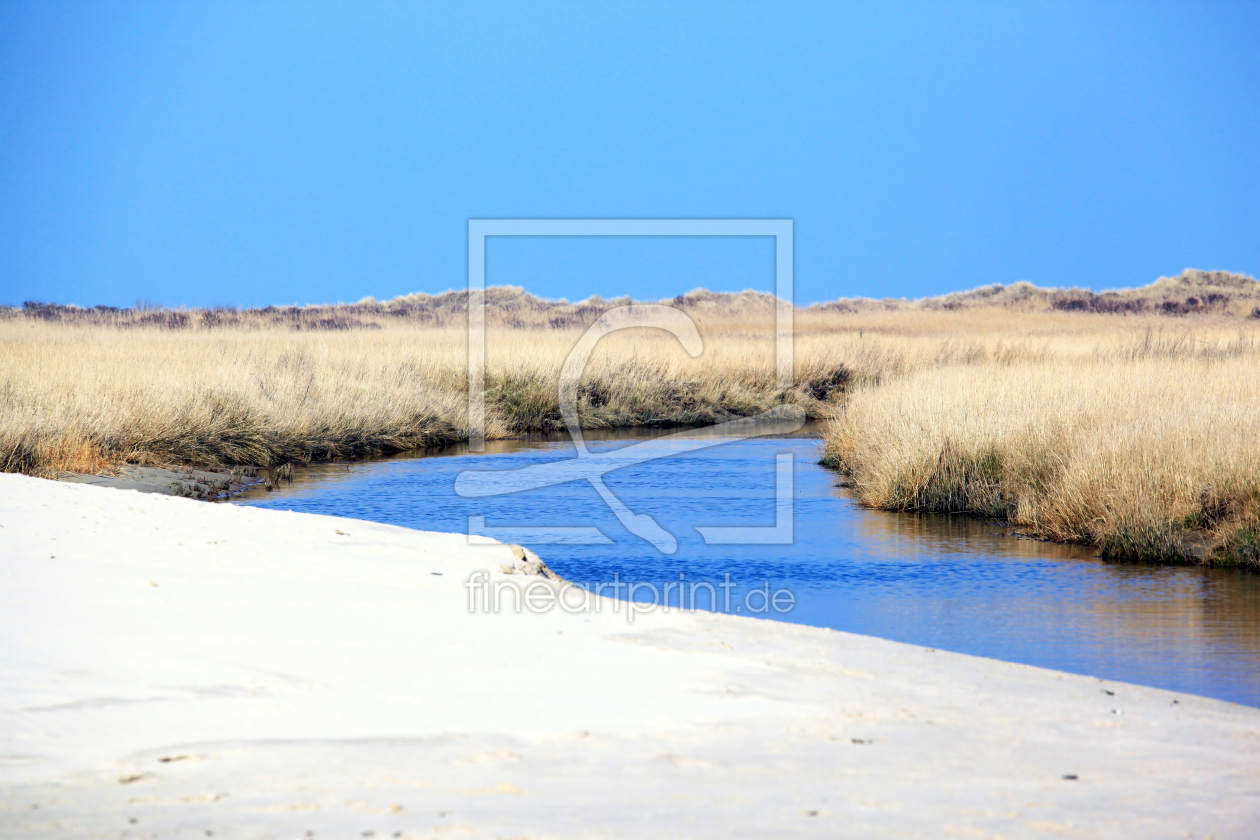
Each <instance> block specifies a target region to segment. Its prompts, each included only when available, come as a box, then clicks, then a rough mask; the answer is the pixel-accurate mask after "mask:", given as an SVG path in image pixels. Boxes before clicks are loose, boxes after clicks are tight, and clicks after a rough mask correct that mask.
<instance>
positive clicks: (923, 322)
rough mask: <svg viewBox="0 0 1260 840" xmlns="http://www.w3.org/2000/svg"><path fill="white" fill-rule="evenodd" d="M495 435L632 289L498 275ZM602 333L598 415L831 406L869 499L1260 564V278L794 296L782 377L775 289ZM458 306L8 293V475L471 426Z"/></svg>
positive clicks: (453, 297) (1127, 545) (592, 419)
mask: <svg viewBox="0 0 1260 840" xmlns="http://www.w3.org/2000/svg"><path fill="white" fill-rule="evenodd" d="M487 298H488V304H489V308H488V310H487V326H488V341H487V385H488V389H489V390H488V394H487V432H488V434H489V435H490V436H492V437H494V436H498V437H503V436H510V435H516V434H522V433H529V432H538V431H545V430H548V429H552V428H559V427H560V425H561V421H560V415H559V406H558V396H557V387H556V383H557V377H558V373H559V370H560V366H561V365H562V363H563V361H564V358H565V356H566V354H567V353H568V351H569V349H570V348H572V346H573V345H574V343H575V342H576V341H577V339H578V337H579V336H580V335H581V333H582V331H583V329H584V328H585V327H586V326H588V325H589V324H590V323H591V322H593V321H594V319H595V318H597V317H598V316H599V314H600V313H601V312H603V311H605V310H606V309H607V308H609V307H610V306H611V305H615V304H623V303H626V302H628V301H626V300H618V301H604V300H600V299H598V298H593V299H591V300H588V301H583V302H581V303H577V304H569V303H565V302H548V301H541V300H539V299H537V298H533V297H531V296H528V295H525V294H524V293H522V292H520V290H515V289H492V290H489V291H488V295H487ZM667 303H669V304H670V305H673V306H677V307H680V308H682V309H683V310H684V311H686V312H687V313H688V314H689V315H691V316H692V318H693V320H695V321H696V323H697V325H698V327H699V329H700V332H701V335H702V336H703V337H704V340H705V351H704V353H703V354H702V355H701V356H700V357H699V358H697V359H691V358H690V357H688V356H687V354H686V353H685V352H683V350H682V349H681V348H680V347H679V346H678V344H677V342H676V341H675V340H674V339H673V338H672V337H670V336H668V335H666V334H664V333H661V332H657V331H640V332H638V333H633V334H631V333H620V334H617V335H614V336H610V337H608V338H606V339H604V341H603V342H601V344H600V345H599V347H598V349H597V352H596V355H595V357H594V358H593V359H592V362H591V364H590V365H589V367H588V369H587V372H586V375H585V376H584V378H583V385H582V388H581V390H580V400H579V410H580V413H581V416H582V422H583V424H584V425H585V426H587V427H613V426H634V425H647V424H666V425H667V424H690V423H710V422H714V421H718V420H722V419H726V418H729V417H731V416H744V415H749V414H753V413H757V412H759V411H763V410H765V409H767V408H771V407H773V406H775V405H779V404H783V403H793V404H797V405H800V406H802V407H803V408H804V409H805V410H806V412H807V414H809V415H810V416H813V417H834V421H833V422H832V424H831V425H830V426H829V430H828V432H827V456H826V459H827V463H829V464H831V465H832V466H836V467H838V468H840V469H842V470H843V471H844V472H845V473H846V474H847V476H848V479H849V481H850V482H851V483H852V484H853V486H854V487H855V489H856V492H857V494H858V498H859V499H860V500H861V501H862V502H863V503H864V504H867V505H871V506H876V507H882V508H888V509H895V510H936V511H958V512H967V513H975V514H980V515H984V516H993V517H999V518H1003V519H1008V520H1010V521H1012V522H1014V523H1017V524H1019V525H1021V526H1023V527H1025V528H1027V529H1028V530H1030V531H1032V532H1035V533H1037V534H1041V535H1044V536H1047V537H1051V538H1055V539H1071V540H1083V541H1086V542H1090V543H1094V544H1097V545H1100V546H1101V547H1102V548H1103V549H1104V551H1105V552H1107V553H1108V554H1110V555H1112V556H1115V557H1124V558H1129V559H1149V560H1160V561H1192V562H1198V561H1205V562H1215V563H1225V562H1233V563H1241V564H1247V565H1260V495H1258V494H1260V420H1258V419H1257V418H1260V377H1257V376H1256V372H1257V362H1258V361H1260V342H1258V340H1257V334H1256V333H1257V328H1260V318H1257V317H1256V312H1260V309H1257V308H1256V304H1257V303H1260V284H1257V283H1256V281H1254V280H1251V279H1250V278H1243V277H1239V276H1238V275H1228V274H1223V273H1207V272H1187V273H1186V274H1183V275H1182V276H1180V277H1177V278H1164V279H1161V280H1160V281H1158V282H1157V283H1155V284H1153V285H1152V286H1149V287H1146V288H1145V289H1137V290H1129V291H1125V292H1116V293H1108V294H1104V295H1095V294H1093V293H1090V292H1084V291H1081V290H1044V289H1036V288H1034V287H1031V286H1028V285H1027V284H1017V285H1016V286H1011V287H988V288H985V289H979V290H976V291H975V292H971V293H965V294H960V295H950V296H947V297H944V298H935V299H929V300H924V301H914V302H907V301H873V300H849V301H837V302H835V303H832V304H826V305H821V306H814V307H809V308H806V309H799V310H797V311H796V314H795V321H796V351H795V352H796V378H795V383H796V384H795V386H794V387H793V388H791V389H788V390H780V389H778V388H776V387H775V385H774V374H773V371H774V356H773V340H772V335H773V314H772V313H773V303H772V301H771V299H769V298H768V297H767V296H762V295H757V294H754V293H743V294H739V295H726V294H713V293H708V292H703V291H700V292H694V293H691V294H689V295H685V296H680V297H678V298H674V299H672V300H670V301H668V302H667ZM465 323H466V306H465V299H464V297H463V296H462V295H461V294H457V293H448V294H446V295H442V296H436V297H434V296H429V295H413V296H408V297H406V298H400V299H397V300H395V301H389V302H386V303H377V302H375V301H364V302H360V303H359V304H351V305H337V306H324V307H281V308H275V307H268V308H267V309H263V310H248V311H236V310H162V309H154V308H146V307H136V308H133V309H128V310H109V309H99V308H98V309H80V308H77V307H64V306H60V307H59V306H49V305H43V304H29V305H27V306H26V307H24V308H23V309H0V469H3V470H4V471H11V472H14V471H16V472H24V473H29V474H34V475H46V476H54V475H57V474H59V473H61V472H63V471H73V472H103V471H108V470H110V469H112V468H114V467H115V466H117V465H119V464H122V463H134V464H152V465H163V464H167V465H188V466H201V467H222V466H225V465H237V464H241V465H258V466H278V465H282V464H288V463H294V462H305V461H311V460H328V459H335V458H344V457H362V456H368V455H373V454H381V453H386V452H392V451H400V450H405V449H411V448H416V447H422V446H429V445H435V444H442V443H449V442H454V441H458V440H461V439H464V438H465V437H466V436H467V419H466V398H467V384H466V370H465V341H466V339H465V326H464V325H465Z"/></svg>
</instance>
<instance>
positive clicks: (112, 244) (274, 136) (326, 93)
mask: <svg viewBox="0 0 1260 840" xmlns="http://www.w3.org/2000/svg"><path fill="white" fill-rule="evenodd" d="M1258 47H1260V3H1256V2H1249V3H1211V2H1199V3H1186V4H1180V3H1151V2H1138V3H1096V2H1089V3H1080V4H1076V3H1063V2H1055V3H1046V4H1036V3H1026V2H1011V3H1007V4H997V3H983V4H973V3H924V4H904V5H892V4H885V3H878V4H876V3H871V4H841V3H827V4H821V3H819V4H808V3H799V4H781V3H715V4H708V3H691V4H674V3H652V4H639V3H617V4H612V3H600V4H591V3H577V2H574V3H571V4H544V3H476V4H468V5H465V4H462V3H460V4H456V3H450V4H432V5H430V4H419V3H361V2H347V3H331V4H320V3H292V4H289V3H260V2H246V3H229V2H207V3H192V2H186V3H185V2H181V3H159V4H142V3H133V2H123V3H117V2H92V3H82V4H69V3H58V2H19V3H13V2H3V3H0V303H19V302H21V301H22V300H25V299H31V298H35V299H41V300H54V301H59V302H63V303H64V302H73V303H78V304H80V305H91V304H97V303H108V304H115V305H128V304H130V303H132V302H134V301H135V300H136V299H140V298H143V299H148V300H152V301H155V302H158V303H163V304H170V305H181V304H185V305H206V304H236V305H260V304H268V303H290V302H299V303H303V302H326V301H337V300H356V299H358V298H360V297H362V296H364V295H375V296H376V297H378V298H386V297H392V296H394V295H398V294H403V293H407V292H411V291H435V292H436V291H442V290H444V289H447V288H452V287H459V286H462V285H463V283H464V282H465V280H464V278H465V248H466V244H465V242H466V240H465V230H466V220H467V219H468V218H470V217H566V218H582V217H611V218H615V217H775V218H783V217H788V218H792V219H795V221H796V251H797V261H796V272H797V294H796V300H797V302H798V303H808V302H811V301H817V300H824V299H830V298H835V297H839V296H848V295H870V296H877V297H878V296H909V297H916V296H922V295H926V294H935V293H942V292H947V291H951V290H955V289H964V288H971V287H974V286H978V285H981V284H986V283H993V282H1003V283H1007V282H1013V281H1015V280H1020V279H1027V280H1031V281H1033V282H1036V283H1038V284H1048V285H1069V284H1078V285H1084V286H1089V287H1093V288H1105V287H1114V286H1128V285H1139V284H1144V283H1147V282H1150V281H1151V280H1153V279H1155V278H1156V277H1157V276H1159V275H1161V274H1174V273H1177V272H1179V271H1180V270H1181V269H1182V268H1184V267H1186V266H1194V267H1199V268H1221V269H1230V270H1233V271H1240V272H1246V273H1250V274H1253V275H1254V274H1257V273H1260V48H1258ZM488 265H489V278H488V279H489V282H491V283H512V284H516V285H524V286H525V287H526V288H527V289H529V290H530V291H533V292H535V293H537V294H541V295H543V296H547V297H561V296H564V297H568V298H571V299H574V298H581V297H585V296H586V295H588V294H591V293H599V294H603V295H606V296H609V295H615V294H620V293H629V294H633V295H635V296H636V297H640V298H652V297H659V296H664V295H671V294H676V293H678V292H681V291H685V290H687V289H690V288H693V287H695V286H707V287H709V288H714V289H742V288H745V287H749V286H755V287H761V288H768V287H769V285H770V280H771V273H772V261H771V248H770V245H769V243H768V241H765V240H744V241H740V240H726V241H722V240H712V241H710V240H695V241H689V242H683V241H660V240H641V241H636V242H625V241H622V242H617V241H607V240H593V241H585V242H576V241H515V242H513V241H504V240H499V241H497V242H495V243H494V244H493V246H492V248H491V252H490V258H489V263H488Z"/></svg>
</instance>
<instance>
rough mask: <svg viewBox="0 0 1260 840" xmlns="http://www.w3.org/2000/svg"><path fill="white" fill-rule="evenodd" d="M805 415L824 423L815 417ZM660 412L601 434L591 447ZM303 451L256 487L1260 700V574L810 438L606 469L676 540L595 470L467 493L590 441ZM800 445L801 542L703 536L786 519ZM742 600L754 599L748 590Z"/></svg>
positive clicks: (878, 632) (285, 499) (809, 619)
mask: <svg viewBox="0 0 1260 840" xmlns="http://www.w3.org/2000/svg"><path fill="white" fill-rule="evenodd" d="M806 431H808V430H806ZM668 433H669V432H663V431H644V430H630V431H621V432H618V433H611V434H601V435H590V436H589V437H591V438H595V437H598V438H599V440H597V441H596V442H593V443H592V444H591V448H592V449H608V448H615V447H618V446H624V445H627V444H629V443H632V442H634V441H636V440H641V439H643V438H645V437H652V436H659V435H663V434H668ZM486 448H487V452H486V453H485V454H482V455H473V454H470V453H468V451H467V448H466V447H463V446H455V447H448V448H446V449H443V450H436V451H428V452H424V453H409V454H407V455H403V456H396V457H393V458H389V459H385V460H380V461H372V462H362V463H351V464H325V465H314V466H311V467H308V468H305V469H301V470H295V472H294V480H293V483H292V485H289V486H285V487H283V488H282V489H280V490H277V491H276V492H272V493H265V492H263V491H261V490H254V491H251V492H250V493H249V494H247V495H246V496H243V497H239V498H238V499H237V500H236V501H237V502H238V503H240V504H248V505H258V506H262V507H274V508H284V509H290V510H300V511H306V512H311V513H325V514H333V515H340V516H349V517H355V518H359V519H369V520H374V521H377V522H387V523H391V524H396V525H404V526H407V527H411V528H420V529H425V530H434V531H467V529H468V518H469V516H485V518H486V523H487V525H488V527H505V526H516V527H519V526H533V527H538V526H547V527H559V526H569V527H572V526H586V527H595V528H598V529H600V530H601V531H602V532H603V533H604V534H606V535H607V536H608V537H609V538H610V539H611V540H612V543H611V544H606V545H565V544H536V545H533V546H531V547H533V548H534V549H535V550H537V551H538V553H539V554H540V555H541V556H542V557H543V558H544V559H545V560H546V561H547V563H548V564H549V565H550V566H551V567H552V568H553V569H555V570H556V572H557V573H559V574H560V575H563V576H564V577H566V578H568V579H569V580H571V581H573V582H575V583H579V584H583V585H590V584H593V583H597V582H603V581H608V580H611V579H612V578H613V576H614V574H617V575H619V576H620V578H621V579H623V580H634V581H653V582H657V583H664V582H666V581H673V580H677V579H678V575H679V573H685V575H686V577H687V580H689V581H698V580H721V579H722V577H723V575H724V574H727V573H729V574H730V575H731V578H732V579H733V580H735V581H738V582H739V583H740V584H744V585H756V586H760V585H761V584H762V583H763V582H769V583H770V584H771V586H772V587H773V588H780V587H786V588H789V589H791V590H792V592H793V593H794V594H795V595H796V607H795V608H794V609H793V610H792V612H790V613H788V614H787V615H784V616H782V618H783V619H784V620H789V621H795V622H800V623H804V624H813V625H818V626H824V627H832V628H835V629H837V630H846V631H850V632H855V633H865V634H869V635H873V636H880V637H883V638H888V639H895V640H897V641H903V642H912V643H914V644H920V645H927V646H930V647H936V648H941V649H945V650H954V651H960V652H963V653H972V654H978V655H981V656H991V657H996V658H998V659H1006V660H1010V661H1015V662H1024V663H1027V664H1030V665H1039V666H1043V667H1048V668H1057V669H1060V670H1064V671H1072V672H1075V673H1080V674H1089V675H1094V676H1099V677H1106V678H1109V679H1116V680H1124V681H1128V682H1137V683H1144V684H1147V685H1154V686H1160V687H1163V688H1171V689H1177V690H1181V691H1188V692H1192V693H1196V694H1204V695H1208V696H1212V697H1218V698H1222V699H1226V700H1233V701H1236V702H1240V703H1247V704H1250V705H1258V706H1260V667H1257V666H1260V576H1257V575H1253V574H1247V573H1240V572H1234V571H1228V570H1211V569H1198V568H1179V567H1152V566H1129V565H1118V564H1112V563H1104V562H1102V561H1101V560H1099V559H1097V557H1096V556H1095V552H1094V551H1093V550H1091V549H1087V548H1082V547H1078V546H1065V545H1058V544H1055V543H1045V542H1039V541H1036V540H1029V539H1020V538H1018V537H1017V536H1016V535H1015V534H1014V533H1013V532H1012V531H1011V530H1010V529H1007V528H1003V527H1001V526H999V525H995V524H993V523H989V522H984V521H980V520H976V519H970V518H966V517H951V516H942V515H935V514H900V513H886V512H882V511H869V510H863V509H861V508H859V507H858V506H857V505H855V504H854V502H853V500H852V497H851V495H850V494H849V492H848V491H847V490H845V489H842V488H839V487H837V486H836V481H837V477H836V475H835V474H834V473H832V472H829V471H827V470H824V469H822V468H821V467H819V466H817V463H816V462H817V460H818V458H819V455H820V453H821V443H820V442H819V441H818V440H817V439H814V438H808V437H783V438H770V439H757V440H744V441H733V442H730V443H725V444H722V445H720V446H715V447H712V448H710V449H706V450H703V451H698V452H692V453H684V454H681V455H677V456H673V457H669V458H663V459H659V460H655V461H652V462H648V463H644V464H639V465H636V466H630V467H626V468H624V469H621V470H617V471H615V472H610V473H608V474H607V475H606V476H605V482H606V484H607V486H608V488H609V489H611V490H612V492H613V493H615V494H616V495H617V496H618V497H619V498H620V499H621V500H622V501H623V502H624V503H625V505H626V506H627V507H629V508H630V510H632V511H634V512H635V513H640V514H649V515H651V516H652V517H653V518H654V519H655V520H656V521H657V522H658V523H660V525H661V526H663V527H664V528H665V529H666V530H667V531H669V532H671V533H672V534H673V535H674V536H675V537H677V539H678V544H679V548H678V551H677V552H676V553H675V554H672V555H664V554H661V553H660V552H659V551H658V550H657V549H656V548H654V547H653V546H652V545H650V544H648V543H647V542H645V541H643V540H641V539H639V538H637V537H634V536H633V535H631V534H629V533H628V532H627V531H626V530H625V528H624V527H622V525H621V523H620V522H618V520H617V519H616V518H615V517H614V516H613V514H612V512H611V511H610V510H609V509H608V507H607V506H606V505H605V504H604V503H603V502H602V501H601V499H600V498H599V496H598V494H597V493H596V491H595V489H594V488H593V487H592V486H591V485H590V484H589V483H588V482H586V481H573V482H569V483H566V484H563V485H560V486H556V487H547V488H542V489H537V490H529V491H525V492H520V493H513V494H510V495H506V496H497V497H490V498H461V497H460V496H458V495H456V494H455V492H454V485H455V480H456V476H457V475H458V474H459V473H460V472H462V471H464V470H499V469H516V468H519V467H523V466H527V465H536V464H541V463H544V462H548V461H554V460H558V459H562V458H572V457H574V452H575V450H574V448H573V446H572V445H571V444H570V443H568V442H567V441H562V440H554V439H552V440H541V439H540V440H524V441H494V442H490V443H488V444H487V447H486ZM778 453H791V454H792V455H793V456H794V473H793V475H794V488H793V500H794V524H795V539H794V543H793V544H792V545H760V546H718V545H705V543H704V541H703V539H701V537H700V535H699V533H697V531H696V530H695V527H696V526H712V525H719V526H726V525H736V526H738V525H743V526H747V525H754V526H770V525H773V524H774V521H775V518H774V517H775V508H774V494H775V472H774V463H775V455H776V454H778ZM733 603H734V604H736V605H738V604H739V598H736V599H735V601H734V602H733Z"/></svg>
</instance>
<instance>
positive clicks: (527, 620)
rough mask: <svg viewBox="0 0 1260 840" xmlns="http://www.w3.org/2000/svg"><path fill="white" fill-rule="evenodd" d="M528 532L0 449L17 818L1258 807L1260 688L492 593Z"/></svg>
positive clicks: (163, 824)
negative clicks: (1105, 675) (80, 468)
mask: <svg viewBox="0 0 1260 840" xmlns="http://www.w3.org/2000/svg"><path fill="white" fill-rule="evenodd" d="M517 562H518V561H517V560H516V558H515V557H514V555H513V553H512V551H511V550H510V549H509V548H508V547H507V546H502V545H495V546H470V545H469V544H468V541H467V538H466V537H463V536H459V535H449V534H433V533H424V532H418V531H411V530H407V529H403V528H396V527H390V526H384V525H376V524H372V523H367V522H359V521H355V520H346V519H337V518H332V517H322V516H313V515H307V514H295V513H285V512H276V511H266V510H259V509H252V508H241V507H235V506H229V505H208V504H204V503H200V502H196V501H192V500H190V499H182V498H172V497H167V496H160V495H152V494H147V495H146V494H141V493H138V492H131V491H123V490H117V489H106V488H101V487H94V486H90V485H75V484H65V483H59V482H53V481H42V480H38V479H32V478H26V477H22V476H16V475H0V575H2V576H3V586H0V836H4V837H18V836H20V837H119V838H122V837H128V838H131V837H163V838H170V837H202V838H204V837H207V836H214V837H273V836H274V837H305V836H311V837H316V838H318V837H378V838H381V837H445V836H461V837H462V836H467V837H737V836H738V837H743V836H747V837H770V836H775V837H777V836H792V835H810V836H813V835H817V836H823V837H836V836H846V837H933V838H935V837H944V836H963V837H972V836H975V837H998V836H1007V837H1041V836H1072V837H1148V838H1149V837H1217V838H1223V837H1245V836H1254V834H1253V832H1254V830H1255V826H1256V823H1257V817H1260V710H1257V709H1252V708H1247V707H1243V706H1237V705H1233V704H1229V703H1224V702H1219V701H1214V700H1206V699H1202V698H1197V697H1193V696H1188V695H1178V694H1174V693H1171V692H1167V691H1160V690H1156V689H1149V688H1142V687H1138V686H1132V685H1126V684H1122V683H1112V682H1104V681H1100V680H1097V679H1091V678H1086V677H1078V676H1072V675H1068V674H1062V673H1058V672H1054V671H1047V670H1043V669H1037V668H1030V667H1025V666H1020V665H1013V664H1009V663H1002V662H997V661H993V660H987V659H980V658H976V657H969V656H962V655H958V654H950V653H945V652H940V651H933V650H930V649H927V648H919V647H914V646H910V645H902V644H897V643H893V642H887V641H882V640H879V639H872V638H867V637H862V636H854V635H849V634H844V633H836V632H831V631H827V630H819V629H813V628H807V627H799V626H793V625H788V624H781V623H775V622H770V621H761V620H755V619H745V618H735V617H727V616H719V615H713V614H707V613H683V612H677V611H674V612H660V611H658V612H652V613H649V614H643V615H638V616H636V617H635V619H634V621H633V622H630V621H628V620H627V614H626V612H625V611H624V609H618V610H616V611H614V609H613V607H614V604H613V603H612V602H608V601H606V600H603V599H601V600H600V601H598V602H594V601H592V602H591V604H590V608H589V609H588V610H585V611H581V612H577V613H574V614H570V613H567V612H564V611H561V610H559V609H553V610H552V611H551V612H549V613H547V614H543V615H539V614H531V613H528V612H521V613H515V612H511V611H509V612H506V613H500V614H497V615H489V614H485V613H470V611H469V608H468V601H469V593H468V589H467V588H466V586H465V584H466V582H467V580H468V579H469V576H470V575H471V574H472V573H473V572H475V571H485V572H487V573H488V574H489V576H490V579H491V580H492V581H495V582H500V581H502V582H516V583H517V584H519V585H530V584H536V585H538V586H547V587H553V586H555V585H556V584H554V583H552V582H547V581H545V580H544V579H542V578H539V577H527V576H521V575H511V576H509V575H505V574H504V573H503V571H502V569H503V567H504V566H511V565H513V564H515V563H517ZM596 605H598V606H599V607H600V609H599V610H598V611H595V606H596ZM308 832H309V834H308Z"/></svg>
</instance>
